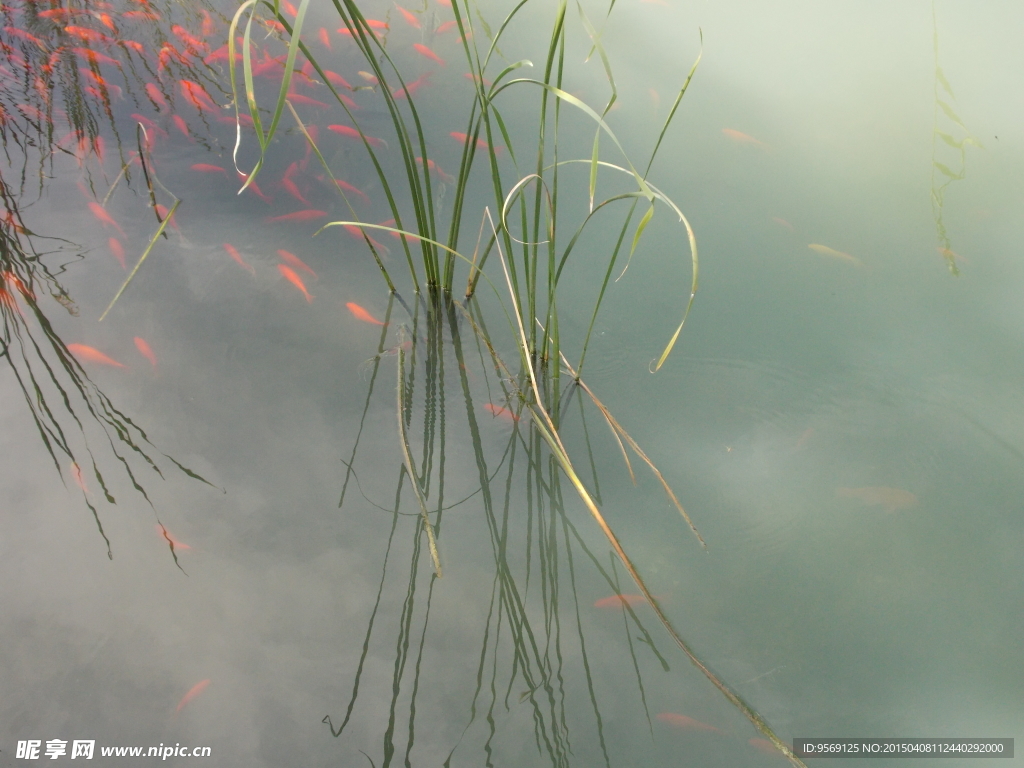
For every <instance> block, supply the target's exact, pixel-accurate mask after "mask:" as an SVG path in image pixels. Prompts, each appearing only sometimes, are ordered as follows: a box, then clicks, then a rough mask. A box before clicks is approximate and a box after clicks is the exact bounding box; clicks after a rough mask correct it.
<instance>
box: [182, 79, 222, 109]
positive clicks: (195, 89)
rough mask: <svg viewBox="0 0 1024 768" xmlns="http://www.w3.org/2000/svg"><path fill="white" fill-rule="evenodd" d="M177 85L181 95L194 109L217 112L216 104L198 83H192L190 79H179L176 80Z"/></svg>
mask: <svg viewBox="0 0 1024 768" xmlns="http://www.w3.org/2000/svg"><path fill="white" fill-rule="evenodd" d="M178 86H179V87H180V88H181V95H182V96H184V97H185V100H186V101H188V102H189V103H190V104H192V106H194V107H195V108H196V109H198V110H200V111H202V110H204V109H205V110H208V111H210V112H217V105H216V104H214V103H213V99H211V98H210V94H208V93H207V92H206V89H205V88H203V86H201V85H200V84H199V83H194V82H192V81H191V80H180V81H178Z"/></svg>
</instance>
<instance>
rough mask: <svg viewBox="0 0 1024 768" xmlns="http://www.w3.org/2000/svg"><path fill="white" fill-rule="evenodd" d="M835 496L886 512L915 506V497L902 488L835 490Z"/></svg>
mask: <svg viewBox="0 0 1024 768" xmlns="http://www.w3.org/2000/svg"><path fill="white" fill-rule="evenodd" d="M836 495H837V496H843V497H845V498H847V499H859V500H860V501H862V502H864V503H865V504H867V505H868V506H872V507H883V508H884V509H885V511H886V512H895V511H897V510H900V509H910V508H911V507H914V506H917V496H915V495H914V494H912V493H911V492H910V491H905V490H903V489H902V488H883V487H866V488H836Z"/></svg>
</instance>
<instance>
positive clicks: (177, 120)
mask: <svg viewBox="0 0 1024 768" xmlns="http://www.w3.org/2000/svg"><path fill="white" fill-rule="evenodd" d="M171 120H173V121H174V124H175V125H176V126H177V127H178V130H179V131H181V132H182V133H183V134H184V135H185V138H186V139H190V140H191V138H192V134H191V133H189V132H188V123H186V122H185V119H184V118H183V117H182V116H181V115H171Z"/></svg>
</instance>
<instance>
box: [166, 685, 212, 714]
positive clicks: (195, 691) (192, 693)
mask: <svg viewBox="0 0 1024 768" xmlns="http://www.w3.org/2000/svg"><path fill="white" fill-rule="evenodd" d="M209 684H210V680H209V678H207V679H206V680H200V681H199V682H198V683H196V684H195V685H193V686H192V688H191V689H190V690H189V692H188V693H186V694H185V695H184V696H183V697H182V699H181V701H179V702H178V708H177V709H175V710H174V711H175V712H181V709H182V707H184V706H185V705H186V704H188V703H189V702H190V701H192V699H194V698H195V697H196V696H198V695H199V694H200V693H202V692H203V691H205V690H206V686H208V685H209Z"/></svg>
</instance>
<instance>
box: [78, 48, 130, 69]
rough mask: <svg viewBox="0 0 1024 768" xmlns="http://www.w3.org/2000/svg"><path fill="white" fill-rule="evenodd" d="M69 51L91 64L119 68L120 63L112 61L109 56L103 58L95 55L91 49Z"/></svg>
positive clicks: (115, 60) (99, 54) (97, 54)
mask: <svg viewBox="0 0 1024 768" xmlns="http://www.w3.org/2000/svg"><path fill="white" fill-rule="evenodd" d="M71 50H72V52H74V53H75V54H77V55H78V56H81V57H82V58H85V59H88V60H89V61H91V62H92V63H93V64H110V65H111V66H114V67H120V66H121V62H120V61H118V60H117V59H112V58H110V57H109V56H104V55H103V54H102V53H97V52H96V51H94V50H92V48H72V49H71Z"/></svg>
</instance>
